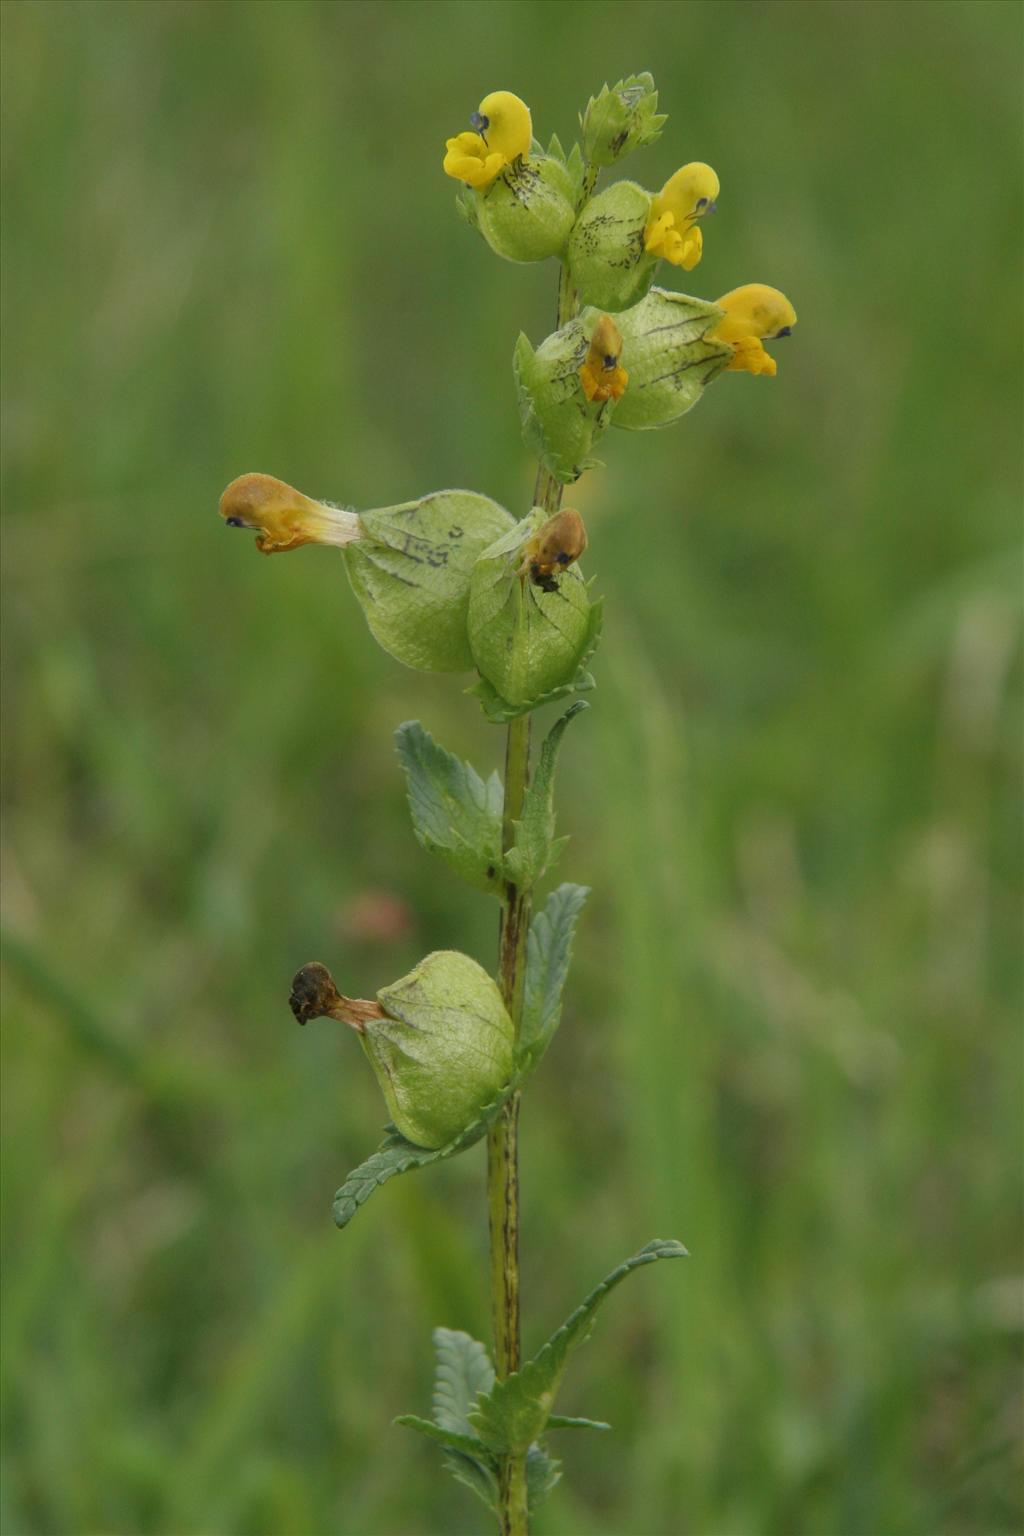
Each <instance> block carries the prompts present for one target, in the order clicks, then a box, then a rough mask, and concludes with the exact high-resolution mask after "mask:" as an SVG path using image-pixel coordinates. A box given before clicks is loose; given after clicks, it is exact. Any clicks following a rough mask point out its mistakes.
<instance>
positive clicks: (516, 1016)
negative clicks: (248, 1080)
mask: <svg viewBox="0 0 1024 1536" xmlns="http://www.w3.org/2000/svg"><path fill="white" fill-rule="evenodd" d="M529 771H530V717H529V715H520V716H519V718H518V719H517V720H513V721H511V722H510V723H509V728H508V739H507V743H506V748H505V806H504V813H503V820H502V828H503V830H502V843H503V846H504V847H505V848H506V849H507V848H509V847H511V843H512V823H513V822H514V821H516V820H518V818H519V817H520V815H521V814H522V809H523V796H524V795H525V793H526V784H527V779H528V777H529ZM529 926H530V897H529V893H528V892H525V891H521V890H520V889H519V888H518V887H517V886H515V885H511V884H509V885H508V886H507V887H506V890H505V905H504V906H503V908H502V915H501V928H500V933H499V941H498V949H499V956H500V959H499V971H498V974H499V983H500V986H501V995H502V997H503V998H504V1000H505V1006H506V1008H507V1009H508V1011H509V1013H510V1014H511V1016H512V1022H513V1024H514V1026H515V1033H516V1038H517V1039H518V1036H519V1024H520V1017H521V1013H522V993H523V979H524V975H525V970H526V963H525V962H526V938H527V934H528V932H529ZM487 1210H488V1217H489V1222H490V1231H491V1305H492V1308H493V1313H494V1361H495V1368H496V1370H497V1373H498V1376H499V1377H504V1376H509V1375H511V1374H512V1372H513V1371H518V1369H519V1363H520V1345H519V1095H518V1093H515V1094H513V1095H512V1097H511V1099H509V1101H508V1103H507V1104H506V1105H505V1108H504V1109H503V1110H502V1112H501V1114H500V1115H499V1116H498V1119H497V1121H496V1123H495V1124H494V1125H493V1126H492V1128H491V1130H490V1131H489V1132H488V1135H487ZM498 1483H499V1520H500V1522H501V1533H502V1536H526V1531H527V1504H526V1461H525V1458H523V1457H522V1456H505V1457H502V1458H501V1461H500V1463H499V1467H498Z"/></svg>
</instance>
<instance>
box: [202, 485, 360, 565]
mask: <svg viewBox="0 0 1024 1536" xmlns="http://www.w3.org/2000/svg"><path fill="white" fill-rule="evenodd" d="M220 515H221V517H222V518H223V519H224V521H225V522H226V523H227V525H228V527H229V528H251V529H253V530H254V531H255V532H256V533H257V534H258V535H259V537H258V538H257V540H256V548H257V549H258V550H260V552H261V553H262V554H264V555H273V554H280V553H283V552H284V551H285V550H289V549H299V548H301V546H302V545H303V544H334V545H336V546H337V547H339V548H342V547H344V546H345V545H346V544H352V543H354V541H355V540H356V539H358V538H361V537H362V526H361V524H360V522H359V518H358V517H357V516H356V514H355V513H354V512H346V511H344V510H343V509H342V508H340V507H331V506H328V505H327V504H326V502H322V501H313V499H312V498H311V497H309V496H304V495H303V494H302V492H301V491H297V490H296V489H295V487H294V486H293V485H289V484H288V483H287V482H286V481H284V480H278V479H276V478H275V477H274V476H273V475H262V474H257V473H250V474H245V475H239V476H238V478H237V479H236V480H232V482H231V484H230V485H229V486H228V487H227V489H226V490H225V491H224V494H223V495H222V496H221V498H220Z"/></svg>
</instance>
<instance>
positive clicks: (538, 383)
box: [512, 320, 615, 485]
mask: <svg viewBox="0 0 1024 1536" xmlns="http://www.w3.org/2000/svg"><path fill="white" fill-rule="evenodd" d="M591 329H592V327H591V326H586V325H584V323H583V322H582V321H581V320H570V322H569V324H568V325H565V326H563V327H562V329H561V330H560V331H555V332H554V333H553V334H552V335H551V336H548V337H547V338H546V340H544V341H542V342H541V344H540V346H539V347H538V348H537V350H536V351H534V349H533V348H532V347H531V345H530V343H529V340H528V339H527V337H526V336H525V335H524V334H522V333H520V336H519V340H518V341H517V342H516V348H515V352H514V353H513V355H512V373H513V377H514V379H515V384H516V395H517V398H518V401H519V419H520V422H521V424H522V432H523V442H524V443H525V445H526V447H527V448H528V449H529V451H530V452H531V453H532V454H534V456H535V457H536V458H538V459H539V460H540V462H541V463H542V464H543V465H544V468H545V469H548V470H550V471H551V473H552V474H553V475H554V476H555V478H556V479H558V480H561V482H562V483H563V485H567V484H570V483H571V482H572V481H573V480H578V479H579V477H580V475H581V474H582V473H583V471H584V470H585V469H590V468H592V467H593V465H594V463H595V461H594V460H593V459H592V458H591V457H590V450H591V449H592V447H593V446H594V444H595V442H597V440H598V439H599V438H600V437H601V436H602V435H603V434H604V432H605V430H606V429H607V427H608V424H609V422H610V421H611V419H612V412H613V411H614V410H615V402H614V401H612V400H606V401H602V402H600V403H598V402H591V401H588V399H587V397H586V395H585V394H584V392H583V387H582V385H581V383H580V368H581V367H582V365H583V362H584V359H585V358H586V355H587V348H588V346H589V344H590V330H591Z"/></svg>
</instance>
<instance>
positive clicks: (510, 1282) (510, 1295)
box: [487, 172, 596, 1536]
mask: <svg viewBox="0 0 1024 1536" xmlns="http://www.w3.org/2000/svg"><path fill="white" fill-rule="evenodd" d="M595 179H596V172H593V173H591V172H588V175H587V179H586V181H585V182H584V192H583V198H582V200H585V199H586V198H588V197H589V196H590V194H591V192H592V191H593V189H594V180H595ZM577 308H578V304H577V298H576V293H575V291H574V289H573V286H572V279H571V278H570V276H569V268H568V266H567V265H565V264H564V263H563V265H562V269H561V273H560V276H559V282H558V316H557V325H556V329H558V328H560V327H561V326H563V325H565V323H566V321H567V320H571V319H572V317H573V315H574V314H575V313H576V310H577ZM561 501H562V485H561V482H560V481H559V480H556V478H555V476H554V475H553V474H551V472H550V471H549V470H547V469H545V468H544V466H543V465H539V466H538V469H537V481H536V485H535V486H534V492H533V502H534V506H537V507H543V508H544V509H545V511H547V512H551V513H554V512H557V511H558V508H559V506H560V505H561ZM529 776H530V717H529V715H520V716H519V718H518V719H517V720H512V721H511V722H510V723H509V727H508V738H507V741H506V746H505V805H504V811H503V815H502V847H503V849H504V850H505V851H507V850H508V849H509V848H510V847H511V846H512V823H513V822H515V821H518V819H519V817H520V816H521V815H522V809H523V796H524V795H525V793H526V786H527V783H528V781H529ZM529 929H530V897H529V893H528V892H524V891H521V890H519V888H518V887H517V886H515V885H512V884H511V883H510V884H509V885H508V886H507V887H506V889H505V904H504V906H503V907H502V914H501V928H500V931H499V938H498V954H499V962H498V981H499V985H500V987H501V995H502V997H503V998H504V1000H505V1006H506V1008H507V1009H508V1011H509V1013H510V1014H511V1016H512V1022H513V1024H514V1026H515V1033H516V1039H517V1041H518V1038H519V1025H520V1018H521V1014H522V999H523V980H524V976H525V971H526V939H527V935H528V933H529ZM487 1212H488V1219H489V1223H490V1233H491V1307H492V1311H493V1316H494V1363H495V1369H496V1370H497V1373H498V1376H499V1377H504V1376H509V1375H511V1373H512V1372H513V1371H518V1369H519V1364H520V1343H519V1094H518V1093H515V1094H513V1095H512V1097H511V1098H510V1099H509V1101H508V1103H507V1104H506V1105H505V1108H504V1109H503V1110H502V1112H501V1114H500V1115H499V1117H498V1119H497V1121H496V1122H495V1124H494V1125H493V1126H492V1128H491V1130H490V1131H489V1132H488V1135H487ZM498 1488H499V1495H498V1519H499V1521H500V1525H501V1536H527V1530H528V1526H529V1516H528V1510H527V1498H526V1458H525V1457H524V1456H504V1457H502V1458H501V1461H500V1463H499V1466H498Z"/></svg>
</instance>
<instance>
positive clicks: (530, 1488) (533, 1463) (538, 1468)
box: [526, 1445, 562, 1513]
mask: <svg viewBox="0 0 1024 1536" xmlns="http://www.w3.org/2000/svg"><path fill="white" fill-rule="evenodd" d="M561 1476H562V1463H561V1462H560V1461H556V1460H555V1458H554V1457H553V1456H549V1455H548V1453H547V1451H545V1450H543V1449H542V1448H541V1446H539V1445H531V1446H530V1449H529V1450H528V1451H527V1453H526V1499H527V1503H528V1505H529V1508H530V1512H531V1513H532V1512H533V1511H534V1510H535V1509H537V1508H538V1506H539V1505H541V1504H543V1502H544V1500H545V1499H546V1498H547V1496H548V1494H549V1493H550V1492H551V1490H552V1488H553V1487H554V1486H555V1484H556V1483H557V1482H558V1481H559V1480H560V1478H561Z"/></svg>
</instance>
